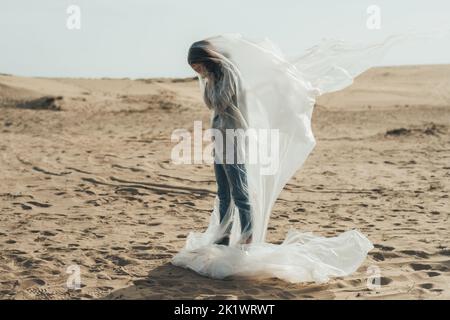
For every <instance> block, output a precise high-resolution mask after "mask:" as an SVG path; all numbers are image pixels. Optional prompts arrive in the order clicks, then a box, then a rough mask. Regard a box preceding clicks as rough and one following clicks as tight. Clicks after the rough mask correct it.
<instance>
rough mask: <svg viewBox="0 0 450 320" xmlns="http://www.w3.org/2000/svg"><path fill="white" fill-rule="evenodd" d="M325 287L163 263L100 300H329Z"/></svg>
mask: <svg viewBox="0 0 450 320" xmlns="http://www.w3.org/2000/svg"><path fill="white" fill-rule="evenodd" d="M327 289H328V285H326V284H324V285H318V284H292V283H287V282H285V281H282V280H279V279H277V278H269V279H248V278H236V277H234V278H230V279H226V280H216V279H211V278H207V277H203V276H201V275H199V274H197V273H195V272H193V271H191V270H187V269H183V268H180V267H176V266H174V265H172V264H171V263H166V264H164V265H162V266H159V267H157V268H155V269H153V270H151V271H150V273H149V274H148V277H147V278H146V279H139V280H134V281H133V285H132V286H129V287H126V288H122V289H118V290H116V291H113V292H111V293H110V294H109V295H107V296H105V297H104V298H103V299H308V298H313V297H314V298H316V299H317V298H321V299H332V298H333V296H334V295H333V293H332V292H331V291H329V290H327Z"/></svg>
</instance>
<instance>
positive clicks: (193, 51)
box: [188, 40, 246, 127]
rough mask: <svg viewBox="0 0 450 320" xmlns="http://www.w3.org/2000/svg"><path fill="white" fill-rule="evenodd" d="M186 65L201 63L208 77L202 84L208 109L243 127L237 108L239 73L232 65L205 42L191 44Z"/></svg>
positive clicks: (243, 120) (203, 79)
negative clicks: (226, 115)
mask: <svg viewBox="0 0 450 320" xmlns="http://www.w3.org/2000/svg"><path fill="white" fill-rule="evenodd" d="M188 63H189V64H190V65H192V64H194V63H201V64H202V65H203V66H204V67H205V69H206V71H207V73H208V76H206V77H205V78H202V79H201V80H202V81H203V82H204V93H203V100H204V101H205V104H206V106H207V107H208V108H209V109H214V110H216V111H217V112H218V113H219V114H223V113H225V111H227V109H229V110H228V112H227V114H228V115H229V116H230V117H232V118H233V119H234V120H235V121H236V123H237V124H240V127H242V126H245V123H246V121H245V119H244V117H243V116H242V113H241V112H240V109H241V108H239V106H238V105H239V97H238V96H239V94H240V92H239V90H238V88H239V73H238V72H237V70H236V68H235V67H234V65H233V63H232V62H231V61H230V60H229V59H228V58H227V57H226V56H225V54H223V53H219V52H217V50H215V48H214V47H213V46H212V45H211V44H210V43H209V42H208V41H206V40H202V41H197V42H195V43H193V44H192V46H191V47H190V49H189V53H188Z"/></svg>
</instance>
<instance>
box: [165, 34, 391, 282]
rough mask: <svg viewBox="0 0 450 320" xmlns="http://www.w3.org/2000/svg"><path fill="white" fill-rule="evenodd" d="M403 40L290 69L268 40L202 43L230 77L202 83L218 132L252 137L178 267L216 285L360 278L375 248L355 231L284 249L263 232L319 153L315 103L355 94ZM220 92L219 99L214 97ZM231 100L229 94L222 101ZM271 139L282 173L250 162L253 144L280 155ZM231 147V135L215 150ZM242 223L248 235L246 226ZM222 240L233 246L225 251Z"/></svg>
mask: <svg viewBox="0 0 450 320" xmlns="http://www.w3.org/2000/svg"><path fill="white" fill-rule="evenodd" d="M398 40H399V39H398V38H396V37H392V38H390V39H387V40H386V41H385V42H384V43H382V44H379V45H374V46H367V47H365V46H352V45H349V44H346V43H343V42H339V41H335V40H327V41H323V42H322V43H321V44H319V45H318V46H315V47H313V48H311V49H310V50H308V51H307V52H306V54H305V55H303V56H301V57H300V58H296V59H290V60H288V59H287V58H286V57H284V55H283V53H282V52H281V50H280V49H278V48H277V47H276V45H274V44H273V43H272V42H270V41H269V40H267V39H265V40H263V41H251V40H249V39H246V38H244V37H242V36H241V35H239V34H226V35H221V36H217V37H213V38H209V39H206V41H202V42H198V43H197V44H196V45H198V46H203V49H205V50H206V51H208V52H209V53H210V59H213V60H214V61H215V62H218V63H220V65H221V67H222V72H223V77H222V80H223V81H222V82H221V83H220V84H219V83H216V84H215V85H212V84H211V83H210V84H209V86H208V79H207V78H203V77H199V79H200V85H201V90H202V92H203V94H204V97H205V102H206V104H207V106H209V107H210V108H211V109H212V110H213V113H212V114H213V116H212V126H213V127H216V128H217V127H218V128H221V127H225V128H233V129H245V130H247V136H245V137H244V139H243V141H244V143H235V144H234V145H233V144H231V146H232V147H233V148H231V149H233V151H234V153H235V154H237V155H244V156H243V159H244V160H243V161H242V162H243V163H242V164H240V165H239V166H236V165H235V166H234V167H233V166H232V167H230V166H228V165H227V164H226V163H225V164H223V163H220V161H217V160H216V162H219V163H215V164H214V166H215V170H216V179H217V178H218V177H219V178H220V177H223V178H224V179H225V181H226V182H225V183H223V184H222V186H220V181H218V188H219V190H218V191H219V192H218V196H216V199H215V203H214V208H213V210H212V214H211V218H210V222H209V225H208V228H207V229H206V231H204V232H202V233H199V232H191V233H190V234H189V235H188V237H187V239H186V244H185V247H184V248H183V249H182V250H181V251H180V252H179V253H178V254H177V255H175V257H174V258H173V260H172V263H173V264H174V265H177V266H181V267H185V268H189V269H192V270H194V271H196V272H198V273H200V274H202V275H205V276H209V277H213V278H219V279H222V278H226V277H229V276H245V277H252V278H264V277H278V278H280V279H284V280H286V281H290V282H304V281H315V282H325V281H327V280H328V279H329V278H330V277H332V276H345V275H348V274H350V273H352V272H354V271H355V270H356V269H357V268H358V267H359V266H360V265H361V263H362V262H363V261H364V259H365V258H366V255H367V253H368V251H370V250H371V249H372V248H373V245H372V243H371V242H370V241H369V240H368V239H367V238H366V237H365V236H364V235H363V234H361V233H360V232H359V231H357V230H349V231H347V232H344V233H342V234H340V235H338V236H336V237H321V236H317V235H314V234H312V233H308V232H307V233H303V232H300V231H297V230H294V229H291V230H290V231H289V232H288V234H287V236H286V238H285V240H284V241H283V243H281V244H279V245H276V244H271V243H267V242H266V241H265V238H266V231H267V226H268V222H269V218H270V213H271V211H272V208H273V205H274V204H275V201H276V199H277V198H278V196H279V194H280V192H281V190H282V189H283V187H284V186H285V184H286V183H287V182H288V180H289V179H290V178H291V177H292V176H293V175H294V174H295V172H296V171H297V170H298V169H299V168H300V167H301V166H302V165H303V163H304V161H305V160H306V158H307V157H308V155H309V154H310V152H311V151H312V149H313V148H314V146H315V143H316V142H315V139H314V135H313V133H312V130H311V116H312V111H313V107H314V103H315V99H316V97H317V96H318V95H320V94H324V93H326V92H331V91H335V90H339V89H343V88H344V87H346V86H348V85H350V84H351V83H352V81H353V78H354V77H355V76H357V75H358V74H360V73H362V72H363V71H365V70H366V69H368V68H370V67H371V66H373V65H374V63H375V62H376V61H377V60H378V59H379V58H381V57H382V56H383V53H384V52H385V50H387V49H388V48H389V47H390V46H391V45H392V44H393V43H395V42H396V41H398ZM211 57H212V58H211ZM213 88H214V90H215V93H216V95H214V93H213V92H212V91H211V92H209V93H208V90H213ZM230 88H231V89H230ZM221 90H222V91H221ZM226 90H228V92H231V94H223V92H225V91H226ZM230 90H231V91H230ZM217 92H219V93H220V92H222V94H217ZM221 104H222V105H221ZM217 119H220V120H217ZM215 121H219V122H220V123H217V122H215ZM270 130H275V131H276V135H275V137H276V138H277V141H278V144H277V145H276V146H275V147H276V150H271V152H275V153H276V154H277V161H276V163H270V164H268V163H267V162H264V161H261V160H260V159H258V160H259V161H256V162H255V161H250V160H249V157H248V155H249V154H251V152H250V151H251V150H250V151H249V141H252V143H253V144H252V146H255V145H256V146H257V149H258V150H261V149H263V150H268V149H271V148H272V149H273V148H274V147H273V145H272V144H271V141H268V140H267V139H263V137H264V136H263V135H260V134H259V133H260V132H265V133H266V134H267V135H266V137H267V136H269V135H270V133H268V132H269V131H270ZM227 139H229V137H228V135H226V138H225V139H224V140H220V139H216V140H215V141H219V142H220V141H226V140H227ZM269 140H270V139H269ZM233 141H235V140H233ZM223 145H224V146H221V143H217V144H216V146H215V148H216V158H221V157H222V155H223V157H226V156H227V154H229V153H230V150H231V149H230V148H229V145H227V144H226V142H224V143H223ZM236 148H237V149H239V150H236ZM252 150H253V149H252ZM217 151H219V152H217ZM238 158H239V156H238ZM218 160H221V159H218ZM222 160H223V159H222ZM272 160H273V159H272ZM227 166H228V167H227ZM230 168H231V169H230ZM217 169H218V170H219V175H218V174H217ZM230 172H231V179H230ZM218 180H220V179H218ZM230 181H231V182H230ZM222 182H223V181H222ZM227 183H228V184H227ZM227 187H228V188H229V192H228V193H227V192H225V191H224V189H226V188H227ZM233 188H234V189H233ZM220 189H221V190H220ZM224 194H225V195H224ZM227 197H228V198H227ZM224 199H226V201H224ZM224 202H227V205H226V206H227V210H225V209H224V207H223V204H224ZM221 203H222V207H221ZM247 204H249V210H247V209H248V206H247ZM241 220H243V221H245V225H242V226H241ZM224 237H225V238H226V239H227V241H226V244H228V245H223V239H224ZM249 239H251V240H252V241H251V243H247V242H248V240H249Z"/></svg>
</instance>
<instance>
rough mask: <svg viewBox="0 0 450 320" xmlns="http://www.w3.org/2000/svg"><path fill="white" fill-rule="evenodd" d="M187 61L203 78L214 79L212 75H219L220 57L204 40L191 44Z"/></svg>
mask: <svg viewBox="0 0 450 320" xmlns="http://www.w3.org/2000/svg"><path fill="white" fill-rule="evenodd" d="M188 63H189V65H190V66H191V67H192V69H194V71H195V72H197V73H198V74H199V75H200V76H201V77H203V78H207V79H209V80H214V76H215V77H220V73H221V72H220V68H221V67H220V58H219V57H218V56H217V55H216V54H215V53H214V51H213V50H212V45H211V44H210V43H209V42H208V41H206V40H202V41H197V42H194V43H193V44H192V46H191V47H190V49H189V54H188Z"/></svg>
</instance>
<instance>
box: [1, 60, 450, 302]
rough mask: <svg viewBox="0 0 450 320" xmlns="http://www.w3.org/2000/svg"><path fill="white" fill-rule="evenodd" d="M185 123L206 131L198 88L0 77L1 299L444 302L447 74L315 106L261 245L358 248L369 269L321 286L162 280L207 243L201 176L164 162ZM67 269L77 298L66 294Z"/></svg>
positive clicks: (381, 76)
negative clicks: (318, 242) (364, 246)
mask: <svg viewBox="0 0 450 320" xmlns="http://www.w3.org/2000/svg"><path fill="white" fill-rule="evenodd" d="M194 120H203V121H204V124H205V127H206V126H207V125H208V122H209V111H208V110H207V109H206V108H205V107H204V105H203V104H202V102H201V98H200V94H199V91H198V84H197V82H196V81H195V80H193V79H151V80H129V79H49V78H25V77H17V76H8V75H1V76H0V150H1V153H0V181H1V184H0V298H2V299H74V298H77V299H79V298H81V299H99V298H100V299H133V298H136V299H171V298H182V299H217V298H223V299H266V298H273V299H395V298H401V299H449V298H450V288H449V283H450V272H449V269H450V258H449V254H450V249H449V246H450V233H449V226H450V224H449V214H450V204H449V202H450V199H449V190H450V66H448V65H441V66H406V67H389V68H376V69H371V70H369V71H368V72H366V73H364V74H363V75H361V76H360V77H358V78H357V80H356V82H355V83H354V85H352V86H351V87H349V88H347V89H346V90H344V91H341V92H337V93H334V94H330V95H326V96H323V97H321V98H320V99H319V101H318V102H317V105H316V108H315V111H314V115H313V129H314V132H315V135H316V138H317V146H316V148H315V149H314V151H313V153H312V154H311V156H310V157H309V158H308V160H307V162H306V163H305V165H304V167H303V168H302V169H301V170H299V171H298V172H297V174H296V175H295V177H293V178H292V179H291V180H290V182H289V183H288V185H287V186H286V187H285V189H284V190H283V192H282V194H281V195H280V197H279V199H278V201H277V203H276V206H275V208H274V211H273V214H272V217H271V220H270V223H269V231H268V238H267V240H268V241H270V242H274V243H279V242H280V241H282V240H283V237H284V236H285V235H286V232H287V231H288V229H289V228H296V229H300V230H303V231H312V232H314V233H317V234H320V235H324V236H334V235H337V234H339V233H341V232H343V231H346V230H349V229H352V228H357V229H359V230H360V231H362V232H363V233H364V234H366V235H367V236H368V237H369V239H370V240H371V241H372V242H373V243H374V244H375V249H374V250H372V251H371V252H370V254H369V256H368V258H367V259H366V261H365V262H364V264H363V265H362V266H361V267H360V268H359V269H358V271H357V272H355V273H354V274H352V275H350V276H348V277H344V278H336V279H332V280H331V281H330V282H328V283H326V284H314V283H301V284H292V283H286V282H284V281H281V280H278V279H275V278H273V279H267V280H257V281H255V280H248V279H238V278H236V279H227V280H212V279H208V278H205V277H202V276H199V275H197V274H195V273H193V272H191V271H189V270H184V269H180V268H178V267H175V266H172V265H171V264H170V260H171V258H172V256H173V255H174V254H176V253H177V252H178V251H179V250H180V248H182V247H183V245H184V241H185V237H186V235H187V234H188V233H189V231H191V230H196V231H201V230H204V229H205V228H206V226H207V224H208V221H209V216H210V210H211V208H212V204H213V198H214V195H215V190H216V186H215V180H214V175H213V169H212V167H211V166H210V165H206V164H196V165H176V164H173V163H171V161H170V152H171V149H172V147H173V146H174V145H175V144H174V143H172V142H171V140H170V136H171V133H172V131H173V130H174V129H176V128H187V129H189V130H192V128H193V122H194ZM73 265H77V266H79V267H80V275H81V288H80V289H79V290H71V289H68V288H67V286H66V283H67V280H68V278H69V277H70V275H69V274H68V273H67V271H68V268H69V270H70V268H71V267H70V266H73ZM371 272H375V273H377V272H379V274H380V276H381V285H380V286H379V287H373V286H368V285H367V281H368V277H369V278H370V275H371V274H372V273H371Z"/></svg>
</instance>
